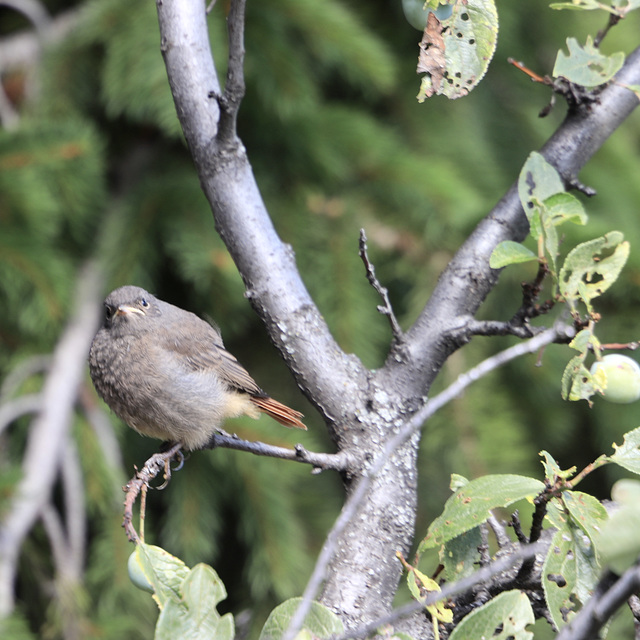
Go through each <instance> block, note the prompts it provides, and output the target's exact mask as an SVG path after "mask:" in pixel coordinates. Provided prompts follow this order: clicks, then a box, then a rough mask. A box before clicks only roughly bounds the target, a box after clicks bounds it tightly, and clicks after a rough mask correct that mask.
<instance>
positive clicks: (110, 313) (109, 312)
mask: <svg viewBox="0 0 640 640" xmlns="http://www.w3.org/2000/svg"><path fill="white" fill-rule="evenodd" d="M111 316H113V309H112V308H111V306H110V305H108V304H107V305H105V306H104V317H105V318H106V319H107V320H111Z"/></svg>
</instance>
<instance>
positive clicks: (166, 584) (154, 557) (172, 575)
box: [136, 542, 189, 609]
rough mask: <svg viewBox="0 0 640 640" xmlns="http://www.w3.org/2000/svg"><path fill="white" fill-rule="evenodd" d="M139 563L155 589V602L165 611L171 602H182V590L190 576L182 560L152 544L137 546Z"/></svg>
mask: <svg viewBox="0 0 640 640" xmlns="http://www.w3.org/2000/svg"><path fill="white" fill-rule="evenodd" d="M136 554H137V556H138V563H139V564H140V566H141V567H142V570H143V571H144V574H145V576H146V577H147V580H148V581H149V582H150V583H151V585H152V586H153V589H154V592H155V593H154V596H153V598H154V600H155V601H156V602H157V604H158V606H159V607H160V609H163V608H164V607H165V605H166V604H167V602H169V601H170V600H173V601H176V602H180V601H181V599H182V595H181V592H180V588H181V586H182V583H183V581H184V579H185V578H186V577H187V575H188V574H189V568H188V567H187V566H186V565H185V563H184V562H182V560H180V559H179V558H176V557H175V556H172V555H171V554H170V553H168V552H167V551H165V550H164V549H161V548H160V547H156V546H153V545H150V544H144V543H142V542H141V543H139V544H138V545H137V546H136Z"/></svg>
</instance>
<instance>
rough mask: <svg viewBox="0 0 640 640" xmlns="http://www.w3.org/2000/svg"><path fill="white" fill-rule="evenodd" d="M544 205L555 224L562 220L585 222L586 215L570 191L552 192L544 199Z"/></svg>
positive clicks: (561, 222) (560, 222) (577, 222)
mask: <svg viewBox="0 0 640 640" xmlns="http://www.w3.org/2000/svg"><path fill="white" fill-rule="evenodd" d="M544 206H545V209H546V210H547V215H548V217H549V218H550V219H551V221H552V222H553V224H554V225H556V226H558V225H560V224H563V223H564V222H573V223H574V224H581V225H584V224H587V220H588V217H587V213H586V211H585V210H584V207H583V206H582V203H581V202H580V200H578V198H576V197H575V196H574V195H572V194H571V193H567V192H566V191H565V192H562V193H554V194H553V195H552V196H549V197H548V198H546V199H545V201H544Z"/></svg>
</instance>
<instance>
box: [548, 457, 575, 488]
mask: <svg viewBox="0 0 640 640" xmlns="http://www.w3.org/2000/svg"><path fill="white" fill-rule="evenodd" d="M540 456H542V458H543V461H542V466H543V467H544V477H545V478H546V479H547V480H548V481H549V483H550V484H553V483H555V481H556V479H557V478H561V479H563V480H567V479H568V478H571V477H572V476H573V475H574V474H575V472H576V468H575V467H571V468H570V469H565V470H563V469H561V468H560V465H559V464H558V463H557V462H556V461H555V459H554V457H553V456H552V455H551V454H550V453H549V452H548V451H541V452H540Z"/></svg>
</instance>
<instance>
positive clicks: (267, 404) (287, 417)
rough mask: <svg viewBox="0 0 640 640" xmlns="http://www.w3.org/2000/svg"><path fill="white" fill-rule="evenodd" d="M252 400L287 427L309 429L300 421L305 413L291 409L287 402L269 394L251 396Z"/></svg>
mask: <svg viewBox="0 0 640 640" xmlns="http://www.w3.org/2000/svg"><path fill="white" fill-rule="evenodd" d="M251 402H253V404H255V405H256V407H258V409H260V411H262V412H264V413H266V414H267V415H268V416H270V417H271V418H273V419H274V420H277V421H278V422H279V423H280V424H283V425H284V426H285V427H297V428H298V429H304V430H305V431H306V430H307V427H305V425H304V424H303V423H302V422H301V421H300V418H302V417H304V416H303V414H301V413H300V412H299V411H296V410H295V409H291V407H287V405H286V404H282V403H281V402H278V401H277V400H274V399H273V398H270V397H269V396H251Z"/></svg>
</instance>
